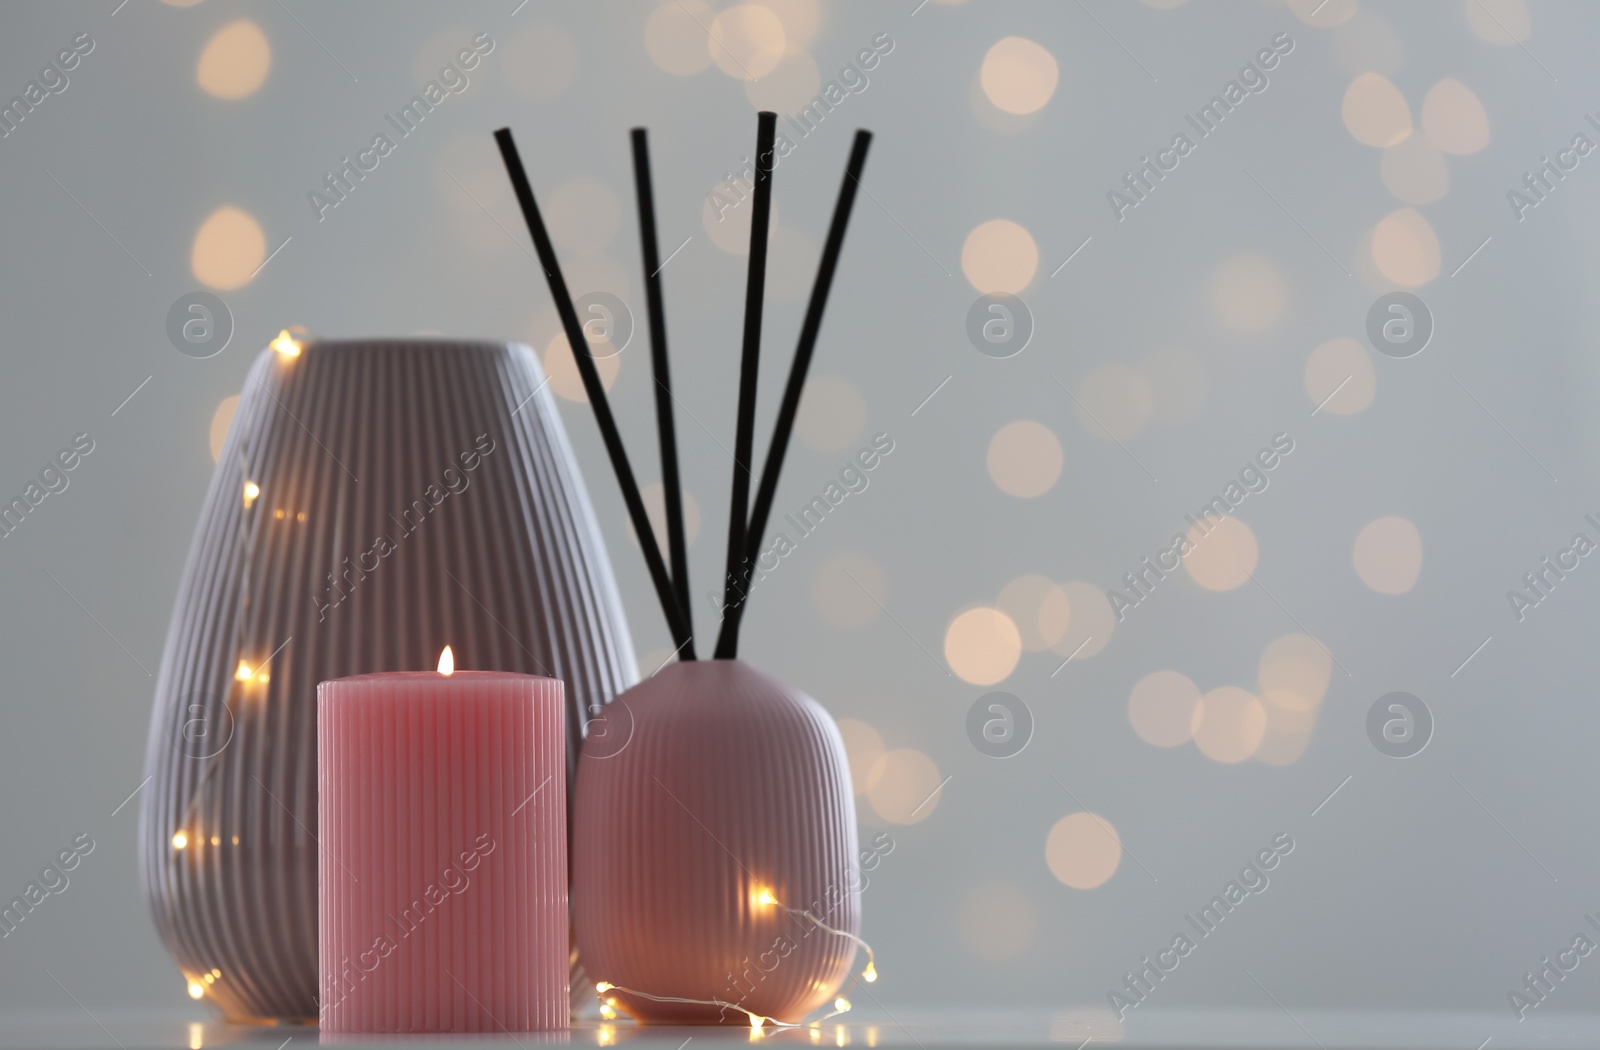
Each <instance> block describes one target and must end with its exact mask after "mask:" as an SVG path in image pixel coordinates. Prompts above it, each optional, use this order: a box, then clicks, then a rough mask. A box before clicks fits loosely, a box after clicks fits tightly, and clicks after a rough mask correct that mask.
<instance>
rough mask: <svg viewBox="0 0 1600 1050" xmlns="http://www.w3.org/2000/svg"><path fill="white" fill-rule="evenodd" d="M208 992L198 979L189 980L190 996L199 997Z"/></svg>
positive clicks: (192, 997)
mask: <svg viewBox="0 0 1600 1050" xmlns="http://www.w3.org/2000/svg"><path fill="white" fill-rule="evenodd" d="M205 994H206V990H205V986H204V985H202V984H200V983H199V982H198V981H190V982H189V998H191V999H198V998H200V997H201V996H203V995H205Z"/></svg>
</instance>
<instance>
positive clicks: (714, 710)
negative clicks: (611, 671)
mask: <svg viewBox="0 0 1600 1050" xmlns="http://www.w3.org/2000/svg"><path fill="white" fill-rule="evenodd" d="M618 705H624V706H620V707H619V706H618ZM606 721H607V722H608V723H609V725H608V726H607V729H606V732H605V735H604V736H601V735H599V734H595V735H593V736H591V739H590V743H589V745H588V746H587V747H586V748H585V751H584V754H583V757H582V758H581V759H580V760H579V765H578V777H577V782H576V787H575V792H576V798H575V807H574V812H575V816H574V821H575V823H574V824H573V827H572V836H571V837H572V850H573V858H572V860H573V886H572V903H573V917H574V921H575V923H576V925H577V933H578V944H579V949H580V952H581V954H582V957H583V960H584V966H585V968H586V970H587V971H588V976H589V978H590V979H591V980H593V981H609V982H611V983H613V984H615V985H617V986H619V987H618V988H617V989H616V990H615V991H611V992H608V993H606V994H607V995H609V996H614V997H615V998H616V1000H617V1006H618V1008H619V1009H622V1010H625V1011H626V1012H628V1013H630V1014H632V1015H633V1016H635V1017H638V1018H640V1019H642V1020H647V1021H661V1022H681V1023H717V1022H727V1023H736V1024H748V1023H749V1021H748V1018H747V1017H746V1015H745V1014H744V1013H742V1012H741V1011H740V1010H735V1009H723V1008H719V1007H716V1006H695V1005H688V1004H679V1003H658V1002H653V1001H651V1000H649V999H646V998H643V997H642V996H636V995H630V994H628V992H627V991H625V990H624V989H634V990H637V991H640V992H647V993H650V994H651V995H658V996H676V997H682V998H691V999H705V1000H716V1001H719V1002H723V1003H737V1004H738V1005H739V1006H740V1007H742V1008H743V1009H745V1010H749V1011H752V1012H754V1013H757V1014H761V1015H763V1016H767V1017H773V1018H776V1019H778V1020H781V1021H789V1022H793V1021H799V1020H800V1019H801V1018H802V1017H803V1016H804V1015H805V1014H806V1013H808V1012H809V1011H811V1010H813V1009H815V1008H816V1007H818V1006H820V1005H822V1004H824V1003H827V1002H829V1001H830V1000H831V999H832V998H833V996H834V994H835V993H836V991H837V990H838V988H839V986H840V984H841V983H842V982H843V980H844V979H845V977H846V976H847V975H848V973H849V968H850V965H851V961H852V960H853V959H854V957H855V954H856V946H855V944H854V942H852V941H851V940H849V939H848V938H845V937H841V936H838V935H837V934H833V933H829V932H827V931H825V930H821V929H818V928H817V927H816V926H815V924H813V923H812V922H810V921H809V920H807V919H805V918H803V917H799V916H797V915H794V914H792V913H790V912H787V911H785V910H783V908H781V907H779V906H778V905H776V904H763V903H761V893H762V891H764V890H765V891H767V892H769V893H771V894H772V896H773V897H775V898H776V900H777V901H778V902H781V904H782V905H786V906H787V907H789V908H793V909H796V910H809V911H810V912H811V913H812V914H813V915H815V916H816V917H817V918H819V919H821V920H822V922H823V923H825V924H827V925H828V926H832V927H835V928H837V929H841V930H846V931H848V932H849V933H851V934H856V935H859V933H860V876H859V868H858V863H857V858H856V854H855V849H856V820H855V805H854V795H853V793H852V791H851V788H850V769H849V765H848V763H847V762H846V759H845V751H844V743H843V741H842V740H841V738H840V736H839V731H838V728H837V727H836V726H835V725H834V722H833V719H832V718H831V717H829V715H828V713H827V712H826V711H825V710H824V709H823V708H822V706H821V705H820V704H818V703H817V702H816V701H815V700H813V699H811V698H810V697H809V696H806V695H805V694H804V693H802V692H800V691H799V690H797V689H795V688H793V687H791V686H788V685H785V684H783V683H782V682H779V681H777V680H776V679H774V678H772V677H770V676H768V675H766V674H763V673H761V672H760V671H757V670H755V669H754V668H751V667H750V666H748V665H747V664H744V663H742V662H740V661H737V660H709V661H694V662H688V663H677V664H671V665H669V666H667V667H665V668H663V669H662V670H661V671H660V672H659V673H657V674H656V675H655V676H654V677H652V678H649V679H647V680H646V681H644V682H642V683H641V684H639V685H637V686H635V687H634V688H633V689H631V690H629V691H628V692H626V693H624V694H623V695H622V696H620V697H618V698H617V700H616V701H615V703H614V704H613V706H612V707H611V708H610V709H609V711H608V713H607V716H606ZM629 722H631V731H629V726H628V723H629Z"/></svg>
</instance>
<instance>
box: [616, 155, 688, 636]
mask: <svg viewBox="0 0 1600 1050" xmlns="http://www.w3.org/2000/svg"><path fill="white" fill-rule="evenodd" d="M632 138H633V187H634V190H635V193H636V195H637V196H638V198H639V243H640V248H641V250H642V254H643V257H644V294H645V299H646V300H647V302H648V304H649V308H650V367H651V369H652V371H654V372H655V379H656V429H657V431H658V432H659V434H660V443H661V488H662V490H663V492H664V494H665V496H666V510H667V550H668V551H669V552H670V557H671V559H672V585H673V589H674V590H675V591H676V592H677V595H678V608H679V609H680V610H681V611H682V613H683V618H684V624H685V626H686V627H688V629H689V632H690V634H691V635H692V634H693V632H694V608H693V605H692V603H691V602H690V600H689V545H688V543H687V541H686V540H685V538H684V530H683V489H682V487H681V485H680V483H679V479H678V437H677V429H676V427H675V426H674V425H673V422H672V373H671V372H670V371H669V370H668V368H667V311H666V307H665V306H664V305H663V303H662V298H661V258H660V255H661V253H660V246H659V245H657V243H656V200H655V192H654V191H653V190H652V188H651V183H650V143H649V141H648V139H647V137H646V132H645V129H644V128H634V129H633V136H632ZM694 658H695V654H694V642H692V641H691V642H689V643H688V644H687V645H685V646H684V647H683V649H682V651H680V652H679V653H678V659H680V660H693V659H694Z"/></svg>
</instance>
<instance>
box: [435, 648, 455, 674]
mask: <svg viewBox="0 0 1600 1050" xmlns="http://www.w3.org/2000/svg"><path fill="white" fill-rule="evenodd" d="M439 673H440V674H442V675H452V674H455V673H456V657H455V654H454V653H452V652H451V651H450V647H449V646H448V645H447V646H445V647H444V652H442V653H440V654H439Z"/></svg>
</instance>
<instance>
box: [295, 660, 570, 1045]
mask: <svg viewBox="0 0 1600 1050" xmlns="http://www.w3.org/2000/svg"><path fill="white" fill-rule="evenodd" d="M563 703H564V701H563V689H562V684H561V683H560V682H559V681H556V680H554V679H550V678H537V677H533V676H530V675H518V674H509V673H503V672H490V671H462V672H457V673H454V674H444V673H437V674H436V673H433V672H408V673H397V674H372V675H360V676H357V677H354V678H343V679H338V680H335V681H331V682H323V683H322V684H321V685H319V686H318V687H317V745H318V750H317V783H318V812H317V817H318V827H319V830H320V832H321V834H320V842H319V847H320V854H321V856H320V860H319V874H320V878H319V880H318V884H319V890H320V893H319V895H320V899H321V911H320V916H319V923H318V956H319V962H320V965H319V981H318V991H319V993H320V1003H319V1005H320V1013H321V1024H322V1030H323V1031H324V1032H499V1031H513V1032H516V1031H528V1030H532V1029H545V1028H565V1027H566V1026H567V1018H568V996H567V991H568V961H567V949H568V919H567V848H566V846H567V840H566V782H565V776H564V773H565V719H564V710H563Z"/></svg>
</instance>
